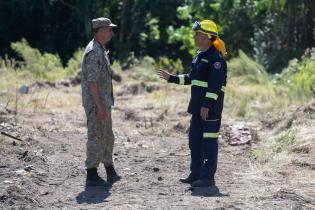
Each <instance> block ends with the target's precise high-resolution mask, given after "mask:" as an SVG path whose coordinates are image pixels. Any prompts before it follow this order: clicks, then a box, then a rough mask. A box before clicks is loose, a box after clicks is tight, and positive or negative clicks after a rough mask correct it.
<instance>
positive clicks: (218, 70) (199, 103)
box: [168, 46, 227, 119]
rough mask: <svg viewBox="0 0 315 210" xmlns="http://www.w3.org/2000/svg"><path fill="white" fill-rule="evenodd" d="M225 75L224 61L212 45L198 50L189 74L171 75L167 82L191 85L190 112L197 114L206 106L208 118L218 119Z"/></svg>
mask: <svg viewBox="0 0 315 210" xmlns="http://www.w3.org/2000/svg"><path fill="white" fill-rule="evenodd" d="M226 76H227V65H226V61H225V59H224V58H223V57H222V56H221V55H220V53H219V52H218V51H217V50H216V49H215V47H214V46H212V47H210V48H209V49H208V50H207V51H205V52H201V51H198V53H197V55H196V57H195V58H194V59H193V61H192V71H191V72H190V73H189V74H184V75H171V76H170V79H169V80H168V82H170V83H176V84H180V85H191V98H190V102H189V106H188V112H189V113H190V114H199V113H200V109H201V107H207V108H209V117H208V119H219V118H221V115H222V110H223V101H224V90H225V86H226Z"/></svg>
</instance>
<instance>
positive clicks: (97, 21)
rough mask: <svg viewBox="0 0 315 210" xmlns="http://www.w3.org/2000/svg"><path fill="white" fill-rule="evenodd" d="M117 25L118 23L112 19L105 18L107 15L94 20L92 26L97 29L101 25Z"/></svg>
mask: <svg viewBox="0 0 315 210" xmlns="http://www.w3.org/2000/svg"><path fill="white" fill-rule="evenodd" d="M108 26H111V27H117V25H115V24H113V23H112V21H110V19H108V18H105V17H100V18H96V19H93V20H92V28H93V29H97V28H101V27H108Z"/></svg>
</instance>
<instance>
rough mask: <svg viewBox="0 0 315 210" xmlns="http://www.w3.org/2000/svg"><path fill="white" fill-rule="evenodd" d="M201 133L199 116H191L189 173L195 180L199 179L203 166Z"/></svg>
mask: <svg viewBox="0 0 315 210" xmlns="http://www.w3.org/2000/svg"><path fill="white" fill-rule="evenodd" d="M202 132H203V131H202V122H201V118H200V115H198V114H196V115H192V117H191V120H190V128H189V149H190V157H191V162H190V171H191V175H192V176H194V177H195V178H199V176H200V173H201V169H202V164H203V153H202V141H203V138H202Z"/></svg>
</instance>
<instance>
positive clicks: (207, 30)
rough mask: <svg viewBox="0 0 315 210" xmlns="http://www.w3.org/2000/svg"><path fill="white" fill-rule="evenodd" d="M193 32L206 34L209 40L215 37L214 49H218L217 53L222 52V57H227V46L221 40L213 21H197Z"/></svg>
mask: <svg viewBox="0 0 315 210" xmlns="http://www.w3.org/2000/svg"><path fill="white" fill-rule="evenodd" d="M192 30H193V31H194V32H200V33H203V34H206V35H207V36H208V38H209V39H211V38H212V37H214V38H215V40H214V41H213V45H214V47H215V48H216V49H217V51H219V52H220V54H221V55H222V56H224V57H225V56H226V55H227V52H226V48H225V44H224V42H223V41H222V40H221V39H220V38H219V34H218V27H217V25H216V24H215V22H213V21H211V20H203V21H201V22H198V21H196V22H195V23H194V25H193V27H192Z"/></svg>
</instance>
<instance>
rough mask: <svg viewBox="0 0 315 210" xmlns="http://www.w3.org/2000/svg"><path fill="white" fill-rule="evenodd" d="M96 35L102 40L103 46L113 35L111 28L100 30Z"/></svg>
mask: <svg viewBox="0 0 315 210" xmlns="http://www.w3.org/2000/svg"><path fill="white" fill-rule="evenodd" d="M97 33H98V34H99V37H100V39H101V40H102V42H103V44H106V43H107V42H109V41H110V40H111V39H112V37H113V35H114V32H113V27H104V28H100V29H99V30H98V32H97Z"/></svg>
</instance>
